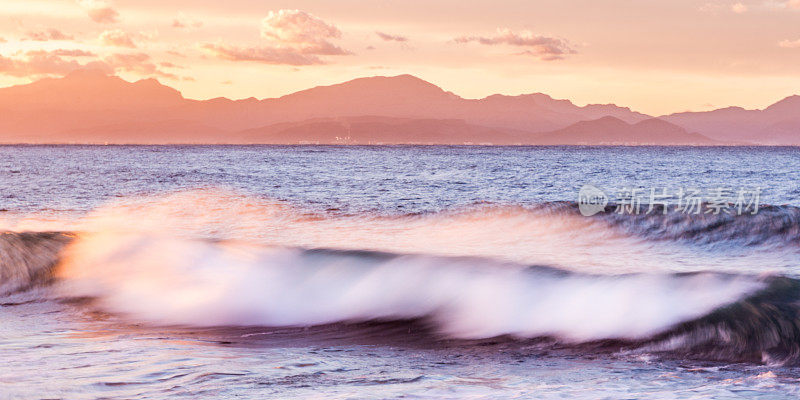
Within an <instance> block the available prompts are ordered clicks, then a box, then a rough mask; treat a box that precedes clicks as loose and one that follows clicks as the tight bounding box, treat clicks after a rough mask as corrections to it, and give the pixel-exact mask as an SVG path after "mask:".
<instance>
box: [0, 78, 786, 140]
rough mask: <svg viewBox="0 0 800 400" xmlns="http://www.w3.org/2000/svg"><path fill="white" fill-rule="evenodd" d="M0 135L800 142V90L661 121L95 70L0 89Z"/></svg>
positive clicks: (541, 101)
mask: <svg viewBox="0 0 800 400" xmlns="http://www.w3.org/2000/svg"><path fill="white" fill-rule="evenodd" d="M0 115H2V118H0V142H2V143H119V144H128V143H139V144H166V143H209V144H218V143H230V144H242V143H265V144H266V143H269V144H293V143H323V144H381V143H382V144H403V143H418V144H465V143H466V144H511V145H513V144H524V145H537V144H541V145H562V144H563V145H577V144H589V145H606V144H608V145H610V144H627V145H645V144H654V145H720V144H787V145H796V144H800V96H791V97H788V98H786V99H784V100H781V101H779V102H777V103H775V104H773V105H772V106H770V107H767V108H766V109H764V110H745V109H742V108H726V109H720V110H715V111H709V112H694V113H679V114H671V115H666V116H660V117H658V118H654V117H653V116H649V115H645V114H642V113H638V112H635V111H632V110H631V109H629V108H626V107H620V106H616V105H613V104H591V105H587V106H582V107H581V106H577V105H575V104H573V103H572V102H570V101H569V100H557V99H553V98H551V97H550V96H547V95H545V94H542V93H533V94H526V95H520V96H505V95H492V96H488V97H485V98H482V99H465V98H462V97H459V96H457V95H455V94H453V93H451V92H447V91H445V90H443V89H441V88H439V87H438V86H436V85H433V84H431V83H429V82H426V81H424V80H422V79H419V78H416V77H414V76H411V75H400V76H393V77H369V78H359V79H355V80H352V81H348V82H344V83H340V84H336V85H330V86H319V87H315V88H311V89H307V90H303V91H300V92H296V93H293V94H289V95H286V96H282V97H278V98H267V99H262V100H258V99H255V98H248V99H242V100H230V99H227V98H215V99H209V100H192V99H186V98H184V97H183V96H182V95H181V93H180V92H178V91H177V90H175V89H173V88H170V87H167V86H165V85H162V84H161V83H159V82H158V81H156V80H155V79H144V80H140V81H136V82H128V81H125V80H123V79H121V78H119V77H116V76H111V75H105V74H104V73H101V72H99V71H94V70H78V71H74V72H72V73H70V74H68V75H66V76H64V77H62V78H46V79H42V80H39V81H36V82H33V83H30V84H26V85H18V86H12V87H6V88H0Z"/></svg>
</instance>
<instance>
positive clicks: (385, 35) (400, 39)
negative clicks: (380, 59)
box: [375, 32, 408, 42]
mask: <svg viewBox="0 0 800 400" xmlns="http://www.w3.org/2000/svg"><path fill="white" fill-rule="evenodd" d="M375 34H376V35H378V37H379V38H381V39H383V40H385V41H387V42H407V41H408V38H407V37H405V36H400V35H391V34H388V33H383V32H375Z"/></svg>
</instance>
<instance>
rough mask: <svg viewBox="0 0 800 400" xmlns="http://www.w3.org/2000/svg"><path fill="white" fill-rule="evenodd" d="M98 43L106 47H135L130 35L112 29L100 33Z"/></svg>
mask: <svg viewBox="0 0 800 400" xmlns="http://www.w3.org/2000/svg"><path fill="white" fill-rule="evenodd" d="M100 41H101V42H102V43H103V44H104V45H106V46H116V47H129V48H135V47H136V43H134V42H133V38H132V37H131V35H130V34H128V33H127V32H125V31H123V30H121V29H114V30H110V31H105V32H103V33H101V34H100Z"/></svg>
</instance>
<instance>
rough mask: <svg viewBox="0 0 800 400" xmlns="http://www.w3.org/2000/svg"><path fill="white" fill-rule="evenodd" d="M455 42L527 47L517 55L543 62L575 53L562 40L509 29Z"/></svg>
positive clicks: (459, 38)
mask: <svg viewBox="0 0 800 400" xmlns="http://www.w3.org/2000/svg"><path fill="white" fill-rule="evenodd" d="M455 42H456V43H470V42H476V43H480V44H483V45H488V46H494V45H510V46H518V47H528V49H527V50H525V51H523V52H521V53H517V54H522V55H532V56H535V57H538V58H539V59H541V60H544V61H552V60H561V59H564V57H565V56H566V55H567V54H575V53H576V52H575V50H574V49H572V46H571V44H570V43H569V42H568V41H566V40H564V39H559V38H555V37H549V36H542V35H536V34H534V33H532V32H530V31H521V32H513V31H511V30H509V29H498V30H497V34H496V35H494V36H461V37H458V38H456V39H455Z"/></svg>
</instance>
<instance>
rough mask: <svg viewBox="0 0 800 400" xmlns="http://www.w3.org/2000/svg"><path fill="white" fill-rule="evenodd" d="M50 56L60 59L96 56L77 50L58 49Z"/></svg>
mask: <svg viewBox="0 0 800 400" xmlns="http://www.w3.org/2000/svg"><path fill="white" fill-rule="evenodd" d="M50 54H53V55H56V56H61V57H97V54H94V53H92V52H91V51H86V50H79V49H58V50H53V51H51V52H50Z"/></svg>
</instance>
